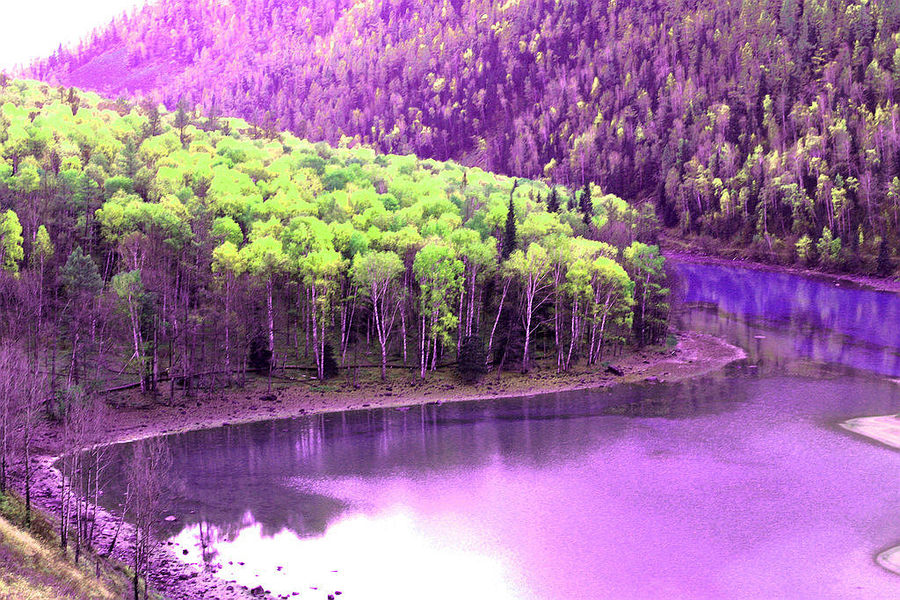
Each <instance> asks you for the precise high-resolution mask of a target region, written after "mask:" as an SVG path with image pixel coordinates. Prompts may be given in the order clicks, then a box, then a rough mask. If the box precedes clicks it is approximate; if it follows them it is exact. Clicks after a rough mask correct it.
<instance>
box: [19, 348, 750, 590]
mask: <svg viewBox="0 0 900 600" xmlns="http://www.w3.org/2000/svg"><path fill="white" fill-rule="evenodd" d="M676 337H677V344H676V345H675V346H674V348H672V347H666V348H654V349H647V350H643V351H637V352H634V353H632V354H628V355H625V356H621V357H611V358H610V362H611V363H612V364H613V365H615V367H616V368H617V369H618V370H619V371H620V372H621V373H622V375H616V374H613V373H610V372H608V371H607V370H606V369H605V368H602V367H594V368H590V369H588V368H583V367H579V368H577V369H574V370H573V371H570V372H569V373H565V374H557V373H556V372H555V369H550V368H543V369H535V370H533V371H532V372H530V373H528V374H520V373H504V374H503V375H502V377H501V378H500V379H499V380H498V379H497V377H496V375H493V374H488V375H486V376H485V377H484V378H483V379H482V381H481V382H479V383H478V384H471V385H467V384H461V383H460V382H459V381H458V379H457V377H456V376H455V374H453V373H435V374H429V378H428V379H427V380H426V381H425V382H422V381H421V380H420V379H419V378H418V377H417V376H411V375H410V374H409V372H408V371H398V372H394V373H391V374H390V376H389V378H388V380H387V381H386V382H381V381H380V380H378V379H377V378H376V377H373V376H369V377H367V378H365V379H360V380H359V381H358V382H357V383H356V384H355V385H354V384H353V383H352V382H351V381H350V380H349V378H347V377H344V376H343V375H342V376H339V377H338V378H336V379H335V380H332V381H329V382H326V383H324V384H321V385H316V383H315V382H304V383H297V382H286V381H282V380H278V381H276V382H275V383H273V388H272V390H271V391H269V390H268V389H267V385H266V383H265V382H264V381H254V382H252V383H250V384H248V385H247V386H246V387H244V388H242V389H231V390H227V391H221V392H217V393H204V394H198V395H196V396H195V397H192V398H176V401H175V402H173V403H171V404H168V403H152V404H147V403H146V401H144V402H143V403H142V404H140V405H137V403H136V402H125V401H123V399H121V398H120V399H116V398H108V399H107V400H108V401H113V402H114V403H117V404H120V406H118V407H116V408H114V409H111V411H110V419H109V423H108V424H107V426H106V427H105V428H104V431H103V433H102V434H101V436H100V438H99V439H97V440H96V443H98V444H113V443H120V442H127V441H133V440H137V439H142V438H147V437H154V436H157V435H162V434H169V433H176V432H185V431H191V430H198V429H208V428H215V427H221V426H223V425H234V424H239V423H250V422H254V421H263V420H269V419H278V418H286V417H295V416H300V415H309V414H316V413H325V412H339V411H343V410H353V409H367V408H385V407H397V406H407V405H416V404H425V403H430V402H441V403H444V402H458V401H466V400H479V399H490V398H507V397H515V396H526V395H535V394H542V393H549V392H561V391H572V390H580V389H592V388H604V387H611V386H614V385H619V384H622V383H640V382H646V384H647V385H652V384H655V383H661V382H668V381H679V380H683V379H687V378H691V377H698V376H702V375H705V374H708V373H711V372H714V371H716V370H719V369H721V368H723V367H724V366H725V365H727V364H729V363H731V362H734V361H736V360H740V359H743V358H746V353H745V352H744V351H743V350H741V349H740V348H737V347H735V346H732V345H730V344H728V343H726V342H725V341H723V340H721V339H719V338H716V337H713V336H710V335H706V334H701V333H696V332H681V333H677V334H676ZM125 400H128V399H127V398H126V399H125ZM132 400H133V398H132ZM36 442H37V446H38V448H39V449H40V452H39V454H38V456H37V457H36V458H35V465H34V466H35V467H36V469H35V476H34V483H33V492H32V493H33V497H34V499H35V504H36V505H37V506H38V508H40V509H42V510H44V511H45V512H47V513H48V514H50V515H53V514H58V511H59V504H60V497H59V489H60V475H59V472H58V471H57V470H56V469H54V468H53V463H54V462H55V460H56V457H57V455H58V452H59V448H60V444H61V432H60V431H59V430H57V429H54V428H50V427H47V428H45V429H44V430H42V431H41V432H40V434H39V436H38V438H37V440H36ZM118 522H119V519H118V517H117V516H114V515H112V514H110V513H108V512H107V511H105V510H103V509H100V510H99V511H98V517H97V523H96V530H97V531H98V532H99V533H98V535H97V538H96V540H95V547H97V548H105V547H106V546H108V545H109V541H110V540H111V538H112V534H113V532H114V531H115V530H116V527H117V524H118ZM129 538H130V529H129V528H128V526H127V524H126V526H124V527H123V528H122V531H121V532H120V533H119V536H118V541H117V544H116V550H115V552H114V556H115V558H117V559H119V560H121V561H123V562H125V563H126V564H127V562H128V560H129V557H130V554H131V548H130V544H129ZM151 572H152V573H153V575H152V576H151V578H150V581H151V587H152V588H153V589H155V590H158V591H160V592H162V593H163V594H165V595H166V596H167V597H168V598H171V599H172V600H196V599H199V598H204V599H210V600H214V599H220V600H230V599H233V598H250V597H251V596H250V594H249V590H247V589H246V588H242V587H241V586H239V585H237V584H236V583H234V582H230V581H225V580H222V579H219V578H218V577H216V575H215V574H214V573H211V572H209V571H206V570H204V568H203V566H202V565H191V564H186V563H184V562H183V561H182V560H181V559H180V558H179V557H177V556H176V555H175V550H174V549H173V548H171V547H169V546H166V545H160V546H159V547H158V549H157V551H156V552H155V554H154V557H153V559H152V567H151ZM257 597H259V596H257Z"/></svg>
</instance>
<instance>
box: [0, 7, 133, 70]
mask: <svg viewBox="0 0 900 600" xmlns="http://www.w3.org/2000/svg"><path fill="white" fill-rule="evenodd" d="M144 2H145V0H81V1H79V0H2V1H0V4H3V5H4V6H3V8H2V15H0V69H6V70H11V69H12V68H13V67H14V66H16V65H22V64H27V63H29V62H30V61H31V60H32V59H34V58H40V57H43V56H47V55H49V54H51V53H52V52H53V51H54V50H56V48H57V47H58V46H59V45H60V44H63V45H64V46H66V45H69V44H73V43H77V42H78V40H80V39H82V38H83V37H85V36H86V35H87V34H88V33H90V31H91V30H92V29H94V28H95V27H97V26H99V25H104V24H106V23H108V22H109V21H110V20H111V19H112V18H113V17H115V16H116V15H118V14H120V13H123V12H125V11H126V10H129V9H131V8H132V7H133V6H136V5H139V4H144Z"/></svg>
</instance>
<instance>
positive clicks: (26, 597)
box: [0, 496, 130, 600]
mask: <svg viewBox="0 0 900 600" xmlns="http://www.w3.org/2000/svg"><path fill="white" fill-rule="evenodd" d="M72 557H73V555H72V552H71V551H70V552H63V551H62V550H61V549H60V548H59V538H58V537H57V536H56V534H55V533H54V532H53V528H52V527H51V525H50V524H49V522H48V521H47V520H46V519H45V518H44V517H43V516H42V515H40V514H37V515H36V516H35V517H34V520H33V522H32V525H31V527H30V528H27V529H26V528H25V527H24V506H23V504H22V502H21V501H20V500H19V499H17V498H15V497H10V496H0V600H113V599H116V598H128V597H129V593H130V582H129V580H128V577H127V574H126V572H125V570H124V569H122V568H121V567H119V566H118V565H114V564H110V563H109V562H108V561H106V560H105V559H99V558H98V557H97V556H95V555H93V554H91V553H87V554H85V555H83V557H82V560H81V562H80V564H79V565H76V564H75V563H74V561H73V560H72ZM98 560H99V563H100V567H99V576H97V572H96V569H97V564H98Z"/></svg>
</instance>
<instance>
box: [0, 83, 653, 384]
mask: <svg viewBox="0 0 900 600" xmlns="http://www.w3.org/2000/svg"><path fill="white" fill-rule="evenodd" d="M0 149H2V158H0V206H2V221H0V264H2V277H0V309H2V310H3V313H4V315H5V318H4V320H3V326H2V327H3V332H2V337H3V339H4V340H13V341H15V343H20V344H22V345H23V347H24V349H25V350H26V353H27V354H28V355H30V356H34V357H35V358H36V359H37V360H38V362H39V364H40V365H41V368H42V369H43V370H44V371H45V372H47V373H49V379H50V385H51V386H52V388H53V390H52V391H53V394H56V395H60V397H61V395H62V394H63V393H64V392H65V390H66V389H69V388H72V387H75V386H80V387H82V388H87V389H98V388H100V387H103V386H108V385H109V384H110V382H117V381H118V382H125V383H127V382H140V387H141V390H142V391H144V392H150V393H159V394H169V395H170V396H171V395H173V394H174V393H175V391H176V388H178V389H179V390H181V389H185V390H186V391H187V393H190V391H191V390H192V388H193V387H197V386H205V387H209V386H215V385H218V386H221V385H227V384H230V383H235V382H236V381H238V380H243V378H244V377H246V374H247V372H248V371H252V372H256V373H264V374H269V375H271V374H272V373H273V372H276V373H277V372H284V371H285V370H286V369H300V370H301V372H308V374H309V375H310V376H311V377H315V378H318V379H323V378H326V377H328V376H330V375H334V374H335V373H336V370H337V369H339V368H340V367H343V366H345V365H348V364H356V365H359V364H367V365H368V364H370V363H371V364H374V365H377V366H380V369H381V375H382V377H384V376H385V373H386V370H387V369H388V368H391V367H398V366H399V367H402V366H406V367H408V368H409V369H415V371H416V372H417V373H418V376H420V377H423V378H424V377H427V374H428V372H429V371H432V370H434V369H436V368H438V367H439V366H440V365H442V364H452V363H454V362H455V361H456V360H457V358H459V359H460V362H461V363H462V362H465V363H466V364H467V365H468V371H467V372H470V373H472V374H473V375H474V376H477V375H478V374H479V373H480V372H481V371H482V370H483V368H484V367H486V366H487V365H496V366H497V367H498V368H516V369H529V368H530V367H531V366H532V364H533V362H534V360H536V359H540V360H544V359H546V360H548V361H550V363H551V364H552V365H553V366H554V367H555V368H556V369H557V370H559V371H564V370H567V369H569V368H570V367H571V365H573V364H574V363H575V362H577V361H584V362H586V363H590V364H594V363H597V362H598V361H600V360H602V358H603V356H604V353H610V352H618V351H620V350H621V348H622V347H623V345H624V344H631V343H637V344H647V343H652V342H656V341H659V340H660V339H662V338H663V337H664V336H665V331H666V317H667V314H666V313H667V310H668V307H667V303H666V294H667V289H666V284H665V273H664V272H663V268H662V266H663V260H662V258H661V257H660V255H659V250H658V248H657V247H656V246H654V245H652V242H653V241H654V240H653V236H654V235H655V230H656V229H655V228H656V219H655V216H654V212H653V207H652V206H651V205H643V206H640V207H632V206H630V205H628V204H627V203H626V202H624V201H623V200H622V199H620V198H618V197H616V196H614V195H611V194H604V193H603V192H602V191H601V189H600V188H599V187H597V186H587V187H584V188H580V189H577V190H570V189H567V188H563V187H549V186H547V185H546V184H544V183H541V182H537V181H532V180H525V179H518V180H514V179H510V178H506V177H502V176H497V175H494V174H491V173H487V172H485V171H482V170H481V169H478V168H464V167H461V166H460V165H458V164H456V163H453V162H438V161H434V160H419V159H417V158H415V157H414V156H409V155H407V156H400V155H380V154H376V153H375V152H374V151H373V150H371V149H368V148H365V147H360V146H355V147H352V148H350V147H346V146H342V147H332V146H329V145H327V144H325V143H316V144H313V143H310V142H307V141H304V140H300V139H298V138H296V137H294V136H293V135H291V134H286V133H278V132H272V131H266V130H263V129H261V128H259V127H257V126H254V125H250V124H248V123H247V122H245V121H243V120H240V119H233V118H214V117H202V116H199V115H198V114H197V113H194V112H192V111H187V110H185V109H184V108H180V109H179V110H177V111H175V112H172V113H170V112H166V111H164V110H162V109H161V108H160V107H158V106H157V105H155V104H153V103H146V104H144V105H142V106H135V105H131V104H129V103H128V102H126V101H122V100H120V101H117V102H111V101H108V100H104V99H101V98H100V97H99V96H96V95H95V94H92V93H86V92H81V91H78V90H76V89H74V88H55V87H52V86H49V85H46V84H43V83H39V82H33V81H20V80H6V79H4V80H0ZM370 354H371V357H370ZM163 381H166V382H168V384H167V385H168V387H166V386H163V385H162V382H163Z"/></svg>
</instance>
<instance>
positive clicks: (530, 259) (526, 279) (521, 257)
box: [507, 243, 553, 369]
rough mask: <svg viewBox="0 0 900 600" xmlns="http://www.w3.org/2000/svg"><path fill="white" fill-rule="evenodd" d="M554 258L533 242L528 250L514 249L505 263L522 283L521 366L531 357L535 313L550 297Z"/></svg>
mask: <svg viewBox="0 0 900 600" xmlns="http://www.w3.org/2000/svg"><path fill="white" fill-rule="evenodd" d="M552 266H553V262H552V260H551V258H550V255H549V253H548V252H547V250H546V249H545V248H544V247H543V246H540V245H538V244H536V243H532V244H530V245H529V246H528V250H527V251H525V252H523V251H522V250H516V251H515V252H514V253H513V254H512V256H510V257H509V261H507V267H508V268H509V269H510V271H512V272H513V273H514V274H515V276H516V277H517V278H518V280H519V284H520V286H521V287H522V307H521V309H520V314H521V316H522V326H523V328H524V330H525V351H524V352H523V354H522V368H523V369H527V368H528V367H529V364H530V362H529V361H530V359H531V353H530V349H531V338H532V336H533V334H534V330H535V321H534V316H535V314H536V313H537V311H538V310H539V309H540V308H541V307H542V306H543V305H544V304H545V303H546V302H547V301H548V300H549V298H550V294H549V291H550V288H551V283H552V280H551V279H550V272H551V270H552Z"/></svg>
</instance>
